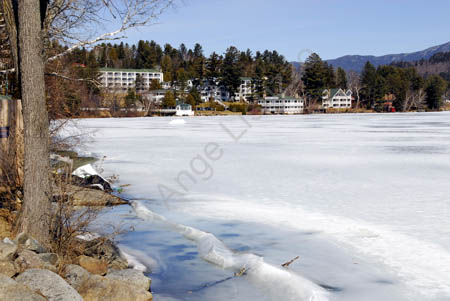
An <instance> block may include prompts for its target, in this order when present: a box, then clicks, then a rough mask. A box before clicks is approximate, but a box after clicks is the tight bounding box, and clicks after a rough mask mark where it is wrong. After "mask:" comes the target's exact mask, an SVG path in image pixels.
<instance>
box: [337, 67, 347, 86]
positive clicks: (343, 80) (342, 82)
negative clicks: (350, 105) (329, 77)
mask: <svg viewBox="0 0 450 301" xmlns="http://www.w3.org/2000/svg"><path fill="white" fill-rule="evenodd" d="M336 82H337V87H338V88H341V89H343V90H347V88H348V84H347V74H346V73H345V70H344V69H342V68H341V67H339V68H338V69H337V79H336Z"/></svg>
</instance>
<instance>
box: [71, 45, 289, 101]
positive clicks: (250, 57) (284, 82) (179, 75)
mask: <svg viewBox="0 0 450 301" xmlns="http://www.w3.org/2000/svg"><path fill="white" fill-rule="evenodd" d="M71 61H72V62H73V63H79V64H84V65H86V66H93V65H95V66H97V67H100V68H102V67H109V68H132V69H151V68H160V69H161V70H162V72H163V73H164V80H165V81H166V82H171V83H176V84H179V85H182V84H183V83H185V82H186V81H187V80H188V79H194V85H197V86H198V85H200V83H201V82H202V81H203V80H205V79H209V80H213V79H217V80H219V81H220V83H221V84H223V85H224V86H226V87H227V89H228V90H229V91H230V92H231V93H234V92H235V91H236V90H237V88H238V87H239V85H240V79H239V78H240V77H249V78H252V79H253V81H254V83H255V88H256V92H257V93H258V94H260V95H262V94H263V92H264V90H266V91H270V92H271V93H270V94H278V93H281V92H282V91H283V90H284V89H285V88H286V87H287V86H289V84H290V83H291V81H292V72H293V68H292V66H291V64H290V63H289V62H287V61H286V59H285V58H284V57H283V56H282V55H280V54H279V53H278V52H277V51H269V50H266V51H264V52H259V51H257V52H256V53H255V54H253V53H252V51H251V50H250V49H247V50H246V51H240V50H238V49H237V48H236V47H233V46H231V47H229V48H228V49H227V50H226V52H225V53H224V54H218V53H216V52H213V53H212V54H211V55H210V56H208V57H206V56H205V55H204V51H203V48H202V46H201V45H200V44H196V45H195V46H194V48H193V49H188V48H187V47H186V46H185V45H184V44H181V45H180V46H179V47H178V48H174V47H172V46H171V45H170V44H165V45H164V46H163V47H162V46H161V45H159V44H157V43H156V42H154V41H150V42H149V41H142V40H141V41H139V42H138V43H137V45H131V46H130V45H129V44H124V43H120V44H101V45H98V46H96V47H95V48H94V49H93V50H86V49H77V50H76V51H74V52H73V53H72V54H71Z"/></svg>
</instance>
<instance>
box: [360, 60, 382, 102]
mask: <svg viewBox="0 0 450 301" xmlns="http://www.w3.org/2000/svg"><path fill="white" fill-rule="evenodd" d="M379 82H380V80H379V79H378V84H379ZM361 86H362V87H363V88H362V91H361V96H362V98H363V99H364V101H365V102H366V104H367V106H368V107H372V106H373V105H374V103H375V98H376V95H375V94H376V90H377V70H376V69H375V66H374V65H372V64H371V63H370V62H367V63H366V64H365V65H364V68H363V71H362V74H361Z"/></svg>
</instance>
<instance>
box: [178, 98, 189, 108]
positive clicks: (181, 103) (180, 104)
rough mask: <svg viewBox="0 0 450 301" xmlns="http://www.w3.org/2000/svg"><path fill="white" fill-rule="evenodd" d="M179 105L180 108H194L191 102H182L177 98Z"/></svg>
mask: <svg viewBox="0 0 450 301" xmlns="http://www.w3.org/2000/svg"><path fill="white" fill-rule="evenodd" d="M177 106H180V109H182V110H192V106H191V105H190V104H187V103H184V102H181V101H179V100H177Z"/></svg>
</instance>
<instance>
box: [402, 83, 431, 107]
mask: <svg viewBox="0 0 450 301" xmlns="http://www.w3.org/2000/svg"><path fill="white" fill-rule="evenodd" d="M425 96H426V93H425V91H424V89H422V88H421V89H419V90H413V89H411V88H410V89H408V91H406V97H405V99H404V100H403V103H402V109H403V111H404V112H408V111H410V110H411V109H412V108H416V109H418V110H422V109H423V108H424V107H425V106H426V104H425V103H424V102H425Z"/></svg>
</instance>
